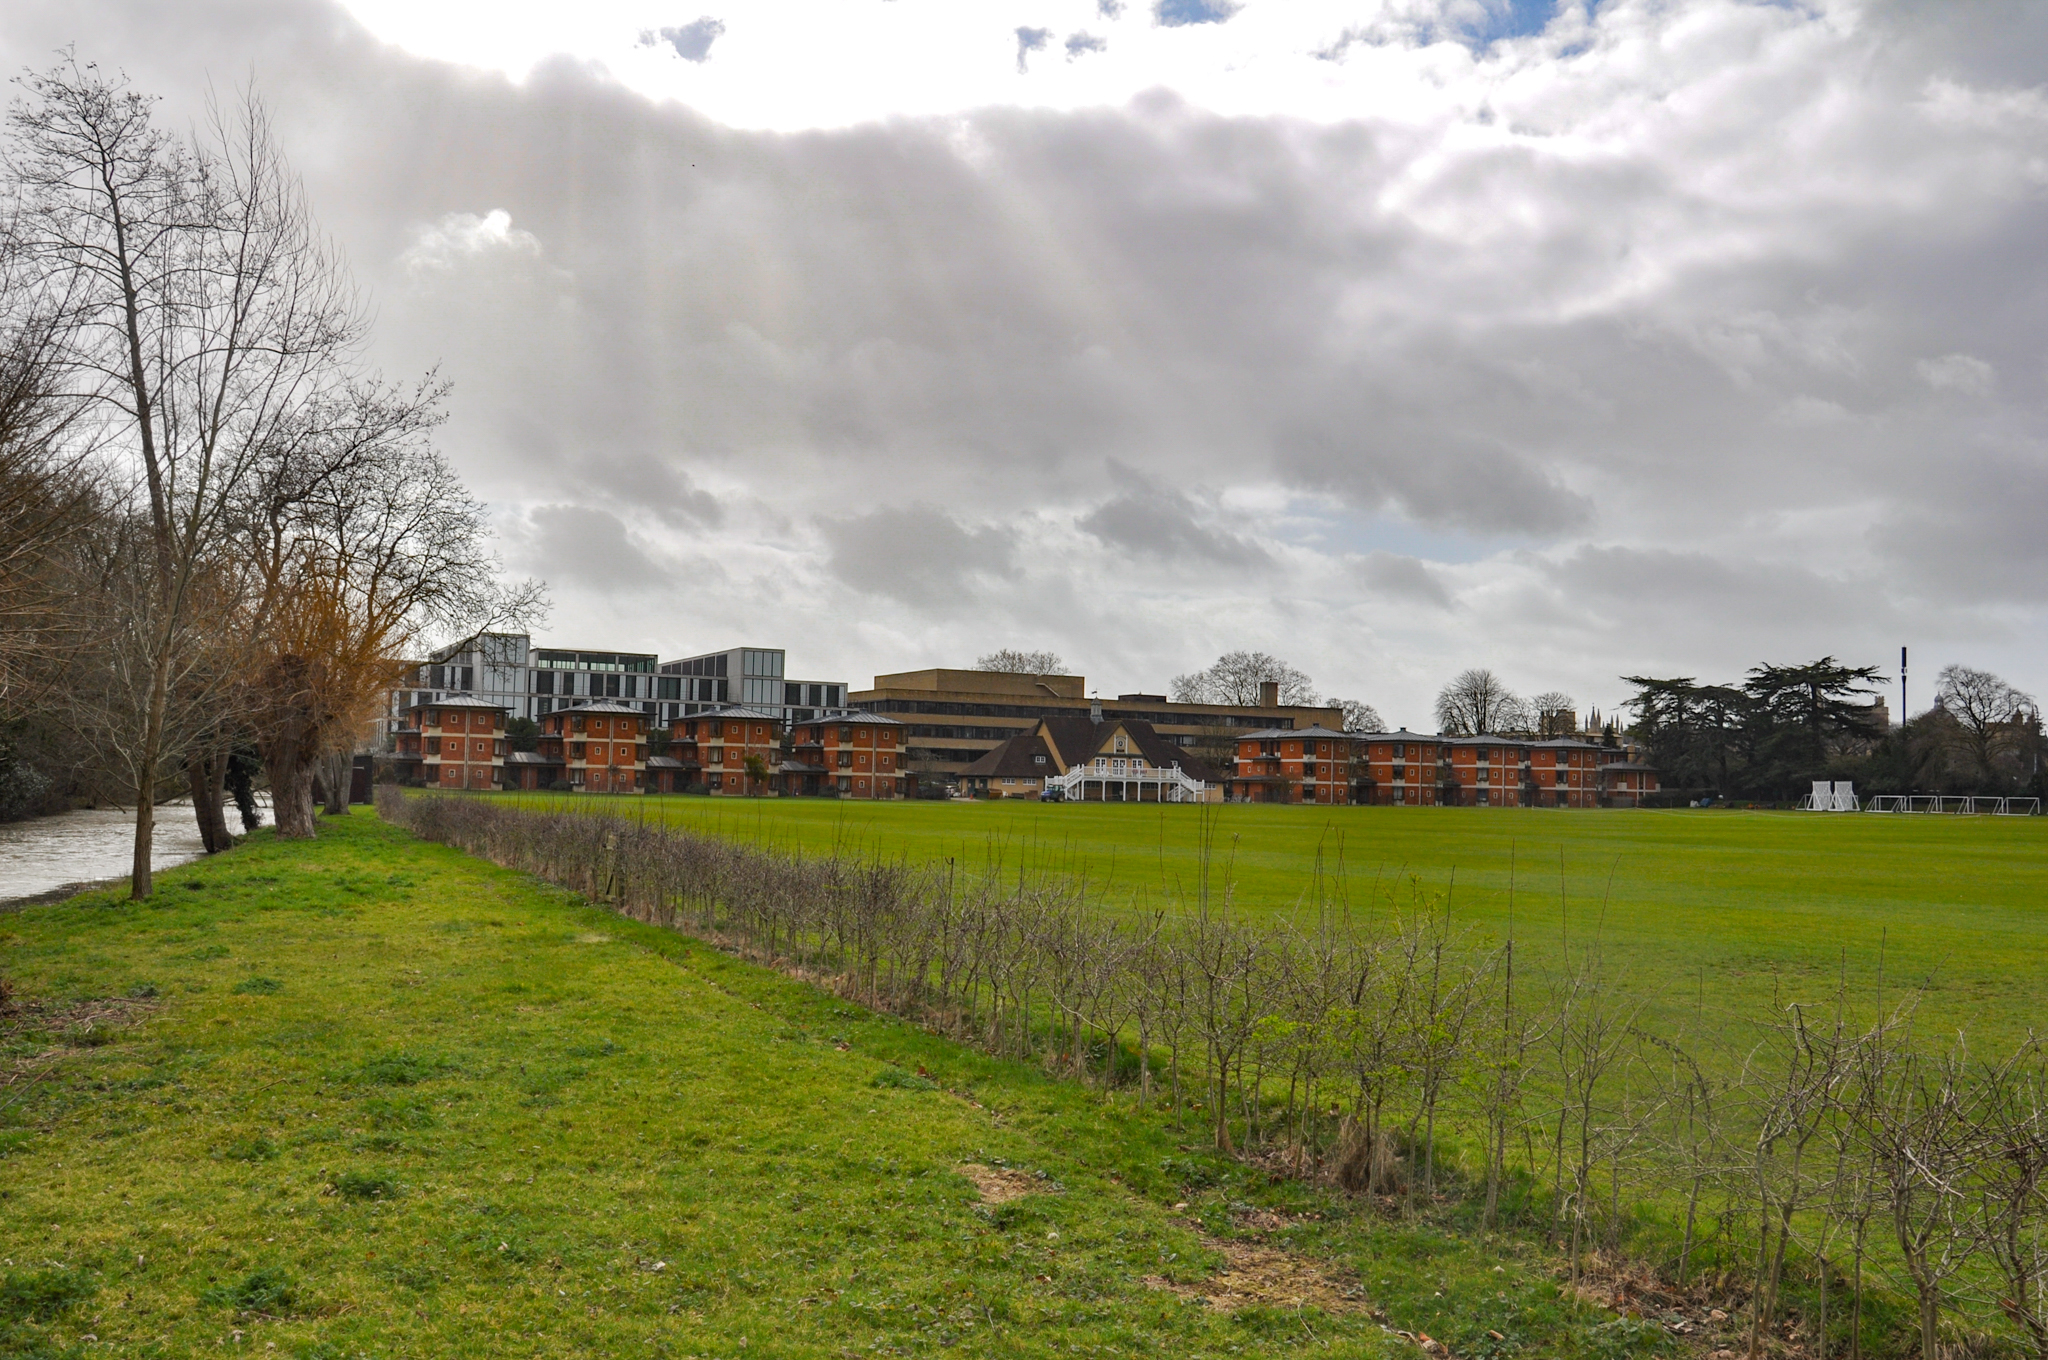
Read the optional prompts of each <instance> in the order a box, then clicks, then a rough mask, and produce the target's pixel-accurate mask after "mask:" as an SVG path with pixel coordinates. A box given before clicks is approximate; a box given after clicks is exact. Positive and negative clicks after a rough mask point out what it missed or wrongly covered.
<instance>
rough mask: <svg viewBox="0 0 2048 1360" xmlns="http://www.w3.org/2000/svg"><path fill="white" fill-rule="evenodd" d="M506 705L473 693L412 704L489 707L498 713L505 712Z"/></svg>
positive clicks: (438, 706) (420, 705)
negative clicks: (478, 696)
mask: <svg viewBox="0 0 2048 1360" xmlns="http://www.w3.org/2000/svg"><path fill="white" fill-rule="evenodd" d="M508 707H509V705H506V704H494V703H492V702H491V701H490V700H488V699H479V698H477V697H476V696H475V695H474V694H451V695H449V696H448V697H447V698H445V699H422V700H420V701H419V702H418V703H416V704H414V705H413V708H489V709H495V710H496V711H498V712H500V713H503V712H505V711H506V710H507V708H508ZM408 711H410V710H408Z"/></svg>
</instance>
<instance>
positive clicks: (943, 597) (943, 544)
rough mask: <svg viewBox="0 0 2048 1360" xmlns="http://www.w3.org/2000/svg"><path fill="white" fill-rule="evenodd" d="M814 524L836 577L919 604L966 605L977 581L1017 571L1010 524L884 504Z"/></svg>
mask: <svg viewBox="0 0 2048 1360" xmlns="http://www.w3.org/2000/svg"><path fill="white" fill-rule="evenodd" d="M819 529H820V530H821V531H822V532H823V534H824V536H825V541H826V543H827V544H828V545H829V546H830V548H831V569H832V571H833V573H834V574H835V575H837V576H838V577H839V579H840V580H842V581H844V582H846V584H848V585H850V586H852V587H854V588H855V589H856V590H863V591H866V592H868V593H870V594H874V595H886V596H889V597H890V598H892V599H896V600H900V601H902V602H903V603H905V604H909V605H913V606H917V607H919V608H925V609H936V610H940V611H943V612H949V613H950V612H953V611H955V610H958V609H961V608H965V607H967V606H968V605H969V604H971V603H972V601H973V597H974V595H975V593H976V586H977V585H978V584H979V583H981V582H985V581H987V580H989V579H992V578H993V579H1004V578H1010V577H1014V576H1015V575H1016V572H1017V563H1016V552H1017V539H1016V535H1015V533H1014V532H1013V531H1011V530H1009V529H1006V528H1003V527H1001V526H996V525H990V526H986V527H981V528H974V529H970V528H967V527H965V526H963V525H962V524H960V522H959V521H957V520H955V519H953V518H952V517H951V516H950V515H948V514H946V513H945V512H944V511H942V510H937V509H934V508H932V507H931V506H926V505H911V506H889V507H884V508H882V509H879V510H873V511H870V512H868V513H866V514H859V515H847V516H844V517H840V518H835V519H826V520H823V521H822V522H821V523H820V524H819Z"/></svg>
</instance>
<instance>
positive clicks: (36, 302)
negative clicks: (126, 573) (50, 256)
mask: <svg viewBox="0 0 2048 1360" xmlns="http://www.w3.org/2000/svg"><path fill="white" fill-rule="evenodd" d="M74 325H75V316H74V315H73V313H72V309H71V308H70V306H69V299H68V298H66V297H65V296H63V295H62V293H61V291H60V290H59V289H58V288H56V287H53V286H51V284H50V283H49V282H48V281H46V280H44V279H41V278H39V277H38V276H37V275H36V274H35V272H34V271H33V269H32V268H31V262H30V261H28V260H27V259H26V258H25V252H24V251H23V250H22V249H21V247H20V243H19V241H18V239H17V238H16V235H15V233H14V231H13V230H12V224H11V223H8V224H0V705H4V707H5V711H6V712H8V713H11V714H16V715H19V714H23V713H26V712H28V711H31V710H32V709H33V708H34V707H36V706H37V704H38V702H39V701H40V700H41V699H43V698H44V697H45V696H46V694H47V692H48V690H49V688H50V686H51V683H52V682H53V680H55V679H56V678H57V677H58V676H59V675H60V674H61V672H62V669H63V663H64V661H65V659H66V658H68V657H70V656H72V655H74V654H75V652H76V649H77V647H78V644H79V642H80V637H81V633H80V630H79V628H78V627H77V619H76V617H75V615H74V614H73V612H72V611H71V610H70V609H69V608H68V607H67V605H68V603H69V601H70V600H71V598H72V597H73V596H74V595H75V594H76V590H77V586H76V582H75V580H74V579H73V576H72V573H71V571H70V567H71V565H72V562H71V559H70V550H71V549H73V548H75V547H76V546H77V545H78V543H79V541H80V539H81V537H82V536H83V535H85V534H86V533H88V532H89V531H90V529H91V528H92V526H93V525H94V524H95V523H97V522H98V520H99V518H100V514H101V512H102V511H103V510H104V508H105V490H104V488H103V486H102V485H101V479H100V476H99V472H100V469H99V468H98V467H97V466H96V464H95V462H94V460H93V457H92V449H91V445H90V441H88V440H75V439H72V438H70V436H72V435H73V434H74V433H75V431H76V427H77V426H78V424H79V419H80V416H81V415H82V413H83V412H84V410H85V403H84V402H83V401H82V400H81V399H80V396H79V394H78V393H77V392H75V391H73V390H71V388H70V386H69V385H68V384H67V382H66V378H67V373H66V364H65V362H64V360H65V354H66V351H67V350H68V348H69V346H70V343H71V341H72V339H73V334H72V332H73V328H74Z"/></svg>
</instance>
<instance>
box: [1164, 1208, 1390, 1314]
mask: <svg viewBox="0 0 2048 1360" xmlns="http://www.w3.org/2000/svg"><path fill="white" fill-rule="evenodd" d="M1242 1221H1243V1222H1244V1224H1245V1226H1246V1227H1249V1228H1252V1229H1253V1230H1255V1231H1260V1232H1267V1231H1272V1230H1274V1229H1278V1228H1283V1227H1287V1226H1289V1224H1290V1222H1291V1221H1292V1220H1291V1219H1290V1218H1289V1217H1288V1216H1286V1215H1281V1214H1276V1213H1272V1212H1271V1211H1261V1212H1257V1213H1255V1214H1253V1215H1251V1216H1248V1217H1246V1218H1244V1219H1243V1220H1242ZM1201 1239H1202V1245H1203V1246H1204V1247H1206V1248H1208V1249H1209V1250H1210V1251H1213V1252H1216V1253H1218V1254H1220V1255H1221V1256H1222V1257H1223V1268H1222V1269H1221V1270H1219V1271H1217V1272H1216V1273H1215V1274H1214V1275H1211V1276H1209V1277H1208V1278H1206V1279H1203V1280H1201V1281H1198V1282H1196V1283H1192V1284H1180V1283H1176V1282H1174V1281H1172V1280H1168V1279H1166V1278H1165V1277H1164V1276H1160V1275H1147V1276H1146V1277H1145V1284H1146V1285H1147V1286H1149V1287H1150V1288H1153V1289H1163V1290H1166V1291H1167V1292H1169V1293H1173V1294H1178V1295H1179V1296H1180V1297H1182V1298H1184V1299H1200V1300H1202V1301H1203V1302H1205V1303H1207V1304H1208V1305H1209V1307H1211V1308H1213V1309H1216V1310H1217V1311H1218V1312H1224V1313H1234V1312H1236V1311H1237V1310H1238V1309H1240V1308H1254V1307H1257V1308H1320V1309H1322V1310H1323V1311H1324V1312H1326V1313H1363V1312H1369V1311H1370V1310H1371V1304H1370V1303H1368V1302H1367V1300H1366V1297H1365V1290H1364V1289H1363V1288H1362V1287H1361V1286H1360V1285H1358V1284H1357V1283H1355V1282H1352V1281H1348V1280H1345V1279H1343V1278H1341V1277H1339V1276H1338V1275H1336V1274H1334V1273H1332V1272H1331V1271H1329V1270H1326V1269H1325V1268H1323V1267H1322V1266H1319V1265H1317V1264H1316V1263H1315V1262H1313V1261H1311V1260H1309V1259H1308V1258H1306V1257H1303V1256H1297V1255H1296V1254H1294V1253H1293V1252H1291V1251H1285V1250H1282V1249H1281V1248H1279V1247H1275V1246H1270V1245H1267V1244H1266V1243H1263V1242H1254V1241H1248V1240H1244V1239H1235V1238H1220V1237H1210V1236H1208V1235H1207V1234H1202V1235H1201Z"/></svg>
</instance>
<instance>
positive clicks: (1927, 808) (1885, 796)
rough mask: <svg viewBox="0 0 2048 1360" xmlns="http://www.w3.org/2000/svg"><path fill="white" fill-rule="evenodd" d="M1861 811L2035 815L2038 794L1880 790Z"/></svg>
mask: <svg viewBox="0 0 2048 1360" xmlns="http://www.w3.org/2000/svg"><path fill="white" fill-rule="evenodd" d="M1863 810H1864V811H1865V812H1930V813H1946V814H1948V815H1949V816H1951V817H2038V816H2040V815H2041V800H2040V799H2038V798H1992V797H1977V796H1975V795H1968V794H1943V793H1911V794H1907V793H1881V794H1878V795H1877V796H1876V797H1875V798H1872V799H1871V800H1870V803H1869V805H1868V806H1867V807H1865V808H1864V809H1863Z"/></svg>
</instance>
